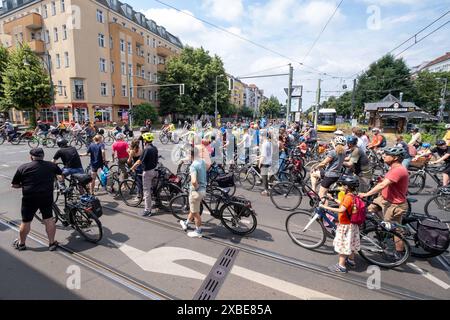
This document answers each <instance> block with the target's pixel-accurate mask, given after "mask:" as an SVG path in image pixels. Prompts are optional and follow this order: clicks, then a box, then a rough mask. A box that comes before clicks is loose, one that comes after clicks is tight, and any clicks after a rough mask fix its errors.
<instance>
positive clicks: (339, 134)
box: [334, 130, 344, 136]
mask: <svg viewBox="0 0 450 320" xmlns="http://www.w3.org/2000/svg"><path fill="white" fill-rule="evenodd" d="M334 135H335V136H343V135H344V131H342V130H338V131H336V132H335V133H334Z"/></svg>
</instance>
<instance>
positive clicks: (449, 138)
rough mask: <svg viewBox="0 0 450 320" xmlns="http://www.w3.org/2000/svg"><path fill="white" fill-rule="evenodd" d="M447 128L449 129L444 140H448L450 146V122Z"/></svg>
mask: <svg viewBox="0 0 450 320" xmlns="http://www.w3.org/2000/svg"><path fill="white" fill-rule="evenodd" d="M445 129H447V132H446V133H445V136H444V141H445V142H447V146H449V147H450V124H446V125H445Z"/></svg>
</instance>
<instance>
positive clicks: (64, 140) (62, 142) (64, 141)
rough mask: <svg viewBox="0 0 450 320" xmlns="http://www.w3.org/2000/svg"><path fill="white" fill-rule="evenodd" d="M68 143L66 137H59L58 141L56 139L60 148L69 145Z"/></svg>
mask: <svg viewBox="0 0 450 320" xmlns="http://www.w3.org/2000/svg"><path fill="white" fill-rule="evenodd" d="M68 143H69V142H68V141H67V140H66V139H58V141H56V144H57V145H58V147H59V148H64V147H67V144H68Z"/></svg>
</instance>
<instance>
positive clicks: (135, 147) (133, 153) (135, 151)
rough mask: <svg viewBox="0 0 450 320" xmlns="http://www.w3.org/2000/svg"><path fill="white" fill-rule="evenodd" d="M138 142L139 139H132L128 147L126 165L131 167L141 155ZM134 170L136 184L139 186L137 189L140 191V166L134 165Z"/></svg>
mask: <svg viewBox="0 0 450 320" xmlns="http://www.w3.org/2000/svg"><path fill="white" fill-rule="evenodd" d="M139 144H140V143H139V140H133V141H132V142H131V145H130V148H129V149H128V155H129V156H128V167H130V168H132V167H133V166H134V164H135V163H136V162H137V161H138V160H139V159H140V158H141V157H142V149H141V148H140V147H139ZM134 171H135V173H136V177H135V179H136V185H137V187H138V188H139V191H142V166H141V165H138V166H136V167H135V170H134Z"/></svg>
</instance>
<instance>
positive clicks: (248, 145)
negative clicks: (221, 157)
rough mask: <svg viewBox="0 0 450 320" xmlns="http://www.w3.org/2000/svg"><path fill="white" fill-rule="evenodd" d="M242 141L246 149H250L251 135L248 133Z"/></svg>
mask: <svg viewBox="0 0 450 320" xmlns="http://www.w3.org/2000/svg"><path fill="white" fill-rule="evenodd" d="M242 140H244V148H250V145H251V144H250V143H251V142H250V135H249V134H248V133H246V134H244V136H243V137H242Z"/></svg>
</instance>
